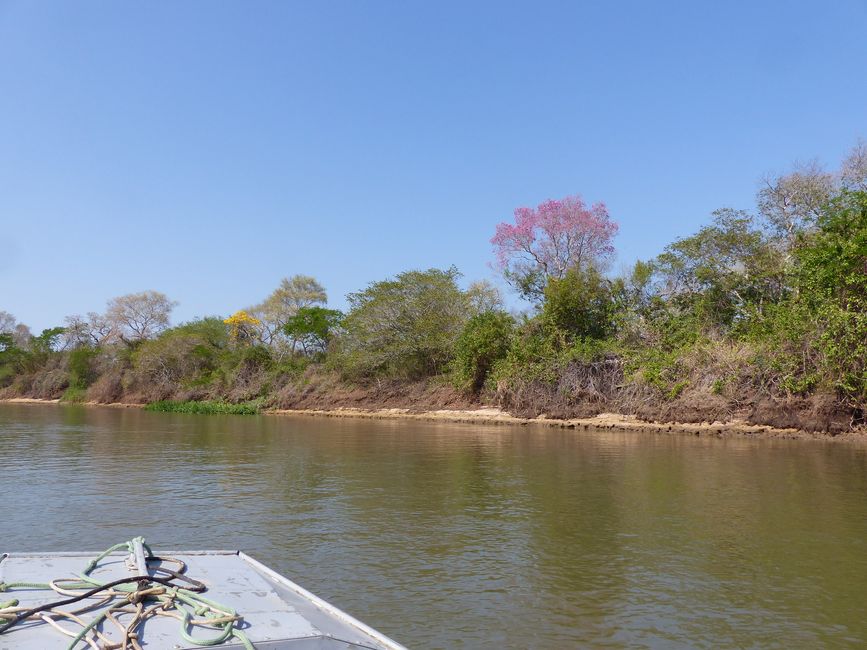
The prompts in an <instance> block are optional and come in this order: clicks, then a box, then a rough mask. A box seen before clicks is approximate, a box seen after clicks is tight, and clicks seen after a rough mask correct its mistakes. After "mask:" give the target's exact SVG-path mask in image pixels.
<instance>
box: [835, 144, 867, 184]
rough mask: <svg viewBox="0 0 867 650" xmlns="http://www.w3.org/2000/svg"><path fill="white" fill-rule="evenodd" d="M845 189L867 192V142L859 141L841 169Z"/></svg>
mask: <svg viewBox="0 0 867 650" xmlns="http://www.w3.org/2000/svg"><path fill="white" fill-rule="evenodd" d="M840 180H841V181H842V183H843V187H845V188H847V189H850V190H860V191H862V192H867V142H865V141H864V140H858V142H857V144H856V145H855V146H854V147H852V151H850V152H849V155H848V156H846V158H845V160H843V165H842V167H841V168H840Z"/></svg>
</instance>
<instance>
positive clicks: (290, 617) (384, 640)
mask: <svg viewBox="0 0 867 650" xmlns="http://www.w3.org/2000/svg"><path fill="white" fill-rule="evenodd" d="M96 555H97V554H96V553H7V554H3V555H2V556H0V583H6V584H9V583H15V582H32V583H45V582H48V581H50V580H53V579H56V578H62V577H76V576H77V575H78V574H79V573H80V572H81V570H82V567H83V566H85V565H86V564H87V562H88V561H89V560H91V559H92V558H94V557H95V556H96ZM165 555H166V556H172V557H174V558H177V559H179V560H182V561H183V562H184V563H186V565H187V571H186V574H187V575H189V576H190V577H192V578H195V579H196V580H198V581H201V582H203V583H204V584H205V585H207V592H206V593H204V596H206V597H207V598H209V599H212V600H214V601H217V602H219V603H221V604H224V605H227V606H229V607H231V608H233V609H235V610H236V611H237V612H238V614H240V615H241V616H242V617H243V620H242V621H241V622H239V623H238V625H237V627H238V629H240V630H241V631H243V633H244V634H245V635H246V637H247V638H248V639H249V640H250V642H251V643H252V644H253V646H254V647H255V648H256V650H313V649H317V650H319V649H321V650H330V649H346V648H369V649H376V650H399V649H402V648H403V646H401V645H400V644H398V643H396V642H394V641H392V640H391V639H389V638H388V637H386V636H385V635H383V634H380V633H379V632H377V631H376V630H374V629H372V628H370V627H368V626H367V625H365V624H364V623H362V622H360V621H358V620H356V619H354V618H353V617H351V616H350V615H348V614H346V613H345V612H343V611H341V610H340V609H338V608H337V607H334V606H333V605H331V604H329V603H327V602H325V601H324V600H322V599H320V598H318V597H317V596H315V595H313V594H312V593H310V592H308V591H307V590H305V589H303V588H302V587H300V586H298V585H297V584H295V583H294V582H292V581H291V580H288V579H287V578H285V577H283V576H281V575H280V574H278V573H276V572H274V571H272V570H271V569H269V568H268V567H266V566H265V565H263V564H261V563H259V562H257V561H256V560H254V559H253V558H251V557H250V556H248V555H246V554H244V553H242V552H239V551H180V552H167V553H165ZM143 564H146V562H144V563H143ZM138 571H139V569H138V567H137V566H136V562H134V561H133V562H130V554H129V553H124V552H117V553H112V554H110V555H108V556H107V557H105V558H104V559H103V560H102V561H101V562H100V563H99V565H98V566H97V567H96V568H95V569H94V570H93V571H92V572H91V573H90V577H92V578H94V579H96V580H98V581H100V582H102V583H107V582H110V581H112V580H116V579H118V578H128V577H131V576H135V575H141V573H140V572H138ZM137 572H138V573H137ZM13 597H14V598H17V599H18V600H19V601H20V604H19V607H25V608H31V607H36V606H39V605H43V604H46V603H50V602H54V601H57V600H59V599H62V598H64V596H62V595H58V593H57V592H55V591H53V590H50V589H22V588H16V589H15V590H14V591H8V592H6V593H0V601H4V600H8V599H9V598H13ZM95 611H96V610H95ZM80 616H81V618H82V619H83V620H87V619H88V618H89V617H90V616H91V614H90V613H82V614H81V615H80ZM58 622H59V623H60V624H62V625H63V627H65V628H67V629H69V630H71V631H73V632H77V631H79V630H81V629H82V628H81V627H80V626H78V627H76V625H74V624H72V623H71V622H70V621H63V620H58ZM2 623H3V621H2V620H0V624H2ZM109 627H110V626H109ZM180 627H181V623H180V622H179V621H178V620H176V619H174V618H170V617H168V616H153V617H151V618H148V619H147V620H146V621H145V622H144V623H143V624H142V625H141V628H140V632H139V643H140V644H141V646H142V648H146V649H148V650H169V649H171V650H178V649H188V648H200V647H201V646H198V645H193V644H190V643H189V642H187V641H185V640H183V639H182V637H181V635H180V633H179V628H180ZM105 632H106V633H107V634H109V633H110V632H111V630H110V629H106V630H105ZM71 641H72V638H71V636H64V635H63V634H62V633H61V632H59V631H58V630H56V629H53V628H52V627H51V626H50V625H49V624H46V623H45V622H43V621H39V620H26V621H22V622H21V623H19V624H17V625H15V626H14V627H12V628H11V629H9V630H8V631H7V632H5V633H4V634H0V650H47V649H50V648H67V647H68V646H69V644H70V642H71ZM87 647H88V645H87V644H86V643H84V642H83V641H82V642H79V643H78V644H77V645H76V648H87ZM90 647H93V645H91V646H90ZM212 647H217V648H232V649H237V648H243V647H244V646H243V645H242V644H241V643H240V642H238V641H237V640H236V639H230V640H227V641H225V642H224V643H222V644H220V645H218V646H212Z"/></svg>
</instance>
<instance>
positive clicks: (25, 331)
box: [0, 310, 33, 349]
mask: <svg viewBox="0 0 867 650" xmlns="http://www.w3.org/2000/svg"><path fill="white" fill-rule="evenodd" d="M0 334H10V335H12V342H13V343H14V344H15V347H18V348H22V349H27V347H28V346H29V345H30V339H32V338H33V334H32V333H31V332H30V328H29V327H27V325H25V324H24V323H19V322H18V319H16V318H15V316H13V315H12V314H10V313H9V312H8V311H2V310H0Z"/></svg>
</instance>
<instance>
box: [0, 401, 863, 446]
mask: <svg viewBox="0 0 867 650" xmlns="http://www.w3.org/2000/svg"><path fill="white" fill-rule="evenodd" d="M4 402H5V403H12V404H61V402H60V400H56V399H55V400H43V399H34V398H24V397H20V398H9V399H0V403H4ZM81 406H88V407H94V406H95V407H109V408H141V407H142V406H143V405H142V404H130V403H112V404H98V403H96V402H87V403H84V404H81ZM263 415H269V416H272V415H273V416H304V417H320V418H321V417H332V418H361V419H370V420H395V419H400V420H416V421H425V422H443V423H449V422H452V423H460V424H489V425H512V426H516V425H517V426H528V425H533V426H547V427H555V428H561V429H576V430H590V429H594V430H609V431H623V432H627V431H634V432H643V433H657V434H668V435H677V434H680V435H692V436H708V437H717V438H731V437H740V438H775V439H790V440H835V441H847V442H859V443H867V431H863V430H857V431H851V432H846V433H841V434H837V435H831V434H828V433H823V432H815V431H803V430H800V429H793V428H785V429H784V428H776V427H771V426H765V425H759V424H750V423H749V422H745V421H742V420H731V421H728V422H699V423H694V422H693V423H690V422H650V421H646V420H641V419H639V418H636V417H634V416H630V415H621V414H617V413H601V414H599V415H596V416H594V417H588V418H570V419H558V418H547V417H544V416H542V417H536V418H524V417H517V416H514V415H511V414H509V413H507V412H505V411H503V410H501V409H499V408H496V407H480V408H466V409H435V410H430V411H420V410H417V409H409V408H380V409H371V408H354V407H341V408H333V409H324V408H323V409H314V408H310V409H266V410H264V411H263Z"/></svg>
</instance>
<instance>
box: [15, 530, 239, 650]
mask: <svg viewBox="0 0 867 650" xmlns="http://www.w3.org/2000/svg"><path fill="white" fill-rule="evenodd" d="M137 545H140V546H141V548H142V549H144V551H146V552H147V555H146V556H145V563H147V562H153V563H157V562H159V566H154V567H148V571H147V572H148V573H151V572H153V573H155V574H158V575H139V576H131V577H129V578H121V579H119V580H113V581H111V582H108V583H104V584H103V583H100V582H99V581H98V580H96V579H94V578H93V577H91V575H90V574H91V573H92V572H93V571H94V570H95V569H96V568H97V566H98V565H99V563H100V562H101V561H102V560H103V559H105V558H106V557H107V556H108V555H110V554H112V553H114V552H115V551H119V550H123V549H127V550H128V551H129V552H130V554H131V555H132V554H134V553H135V549H136V546H137ZM163 564H171V565H174V566H175V567H176V569H174V570H173V569H169V568H167V567H165V566H163ZM186 569H187V567H186V565H185V564H184V563H183V562H182V561H181V560H178V559H177V558H170V557H157V556H156V555H154V554H153V551H152V550H151V548H150V547H149V546H148V545H147V543H146V542H145V540H144V538H143V537H136V538H134V539H131V540H129V541H128V542H123V543H121V544H115V545H114V546H112V547H110V548H108V549H106V550H105V551H104V552H103V553H100V554H99V555H98V556H97V557H95V558H94V559H92V560H91V561H90V562H88V564H87V566H85V568H84V570H83V571H82V572H81V573H79V574H78V577H77V578H72V579H70V578H59V579H55V580H52V581H50V582H47V583H40V582H10V583H2V582H0V592H8V591H14V590H16V589H45V590H52V591H55V592H56V593H57V594H59V595H61V596H68V598H66V599H64V600H58V601H55V602H52V603H48V604H45V605H41V606H39V607H34V608H31V609H27V608H24V607H19V606H18V600H17V599H15V598H13V599H11V600H8V601H5V602H0V621H5V623H3V624H2V625H0V634H3V633H4V632H7V631H8V630H9V629H10V628H12V627H13V626H15V625H17V624H18V623H20V622H22V621H27V620H31V621H39V620H41V621H42V622H44V623H46V624H48V625H50V626H51V627H52V628H54V629H56V630H57V631H59V632H61V633H62V634H65V635H66V636H70V637H72V641H71V642H70V643H69V645H68V646H67V650H75V648H76V646H79V644H85V645H82V646H79V647H88V646H89V647H90V648H91V649H92V650H142V646H141V644H140V643H139V631H140V630H141V627H142V625H143V624H144V622H145V621H146V620H147V619H149V618H152V617H154V616H169V617H172V618H175V619H177V620H178V621H180V634H181V637H182V638H183V639H184V640H185V641H187V642H188V643H192V644H194V645H199V646H216V645H220V644H221V643H223V642H225V641H228V640H230V639H237V640H238V641H240V642H241V643H242V644H243V646H244V647H245V648H246V649H247V650H255V649H254V648H253V644H252V643H250V640H249V639H248V638H247V636H246V635H245V634H244V633H243V632H242V631H241V630H239V629H238V625H239V623H240V622H241V620H242V617H241V616H240V615H239V614H238V613H237V612H236V611H235V610H234V609H232V608H231V607H226V606H225V605H221V604H220V603H217V602H215V601H213V600H210V599H208V598H205V597H204V596H202V593H203V592H205V591H206V590H207V587H205V585H204V584H203V583H201V582H199V581H198V580H193V579H192V578H189V577H187V576H185V575H184V573H185V572H186ZM178 583H183V584H184V585H185V586H181V584H178ZM84 600H95V601H96V602H88V603H84V604H83V606H81V607H78V608H77V609H72V610H66V609H60V608H64V607H66V606H67V605H73V604H75V603H80V602H81V601H84ZM100 608H102V609H101V610H100V611H99V612H98V613H97V614H96V615H95V616H94V617H93V618H91V619H90V620H89V621H87V620H85V619H83V618H81V617H80V616H79V615H80V614H83V613H85V612H89V611H93V610H97V609H100ZM125 617H129V620H128V621H127V622H123V621H122V620H121V619H122V618H125ZM60 620H65V621H69V622H72V623H73V624H75V625H77V626H78V627H79V628H80V629H77V628H74V629H69V628H67V627H64V626H62V625H60V623H59V621H60ZM106 622H107V623H110V624H111V625H113V626H114V627H116V628H117V629H118V630H119V635H120V637H121V640H120V641H114V640H112V639H111V638H110V637H109V636H108V635H107V634H106V633H105V631H104V629H103V628H104V627H105V623H106ZM195 628H200V629H201V630H205V631H207V630H209V631H211V632H212V635H211V636H207V637H203V636H193V634H192V632H193V630H194V629H195Z"/></svg>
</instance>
